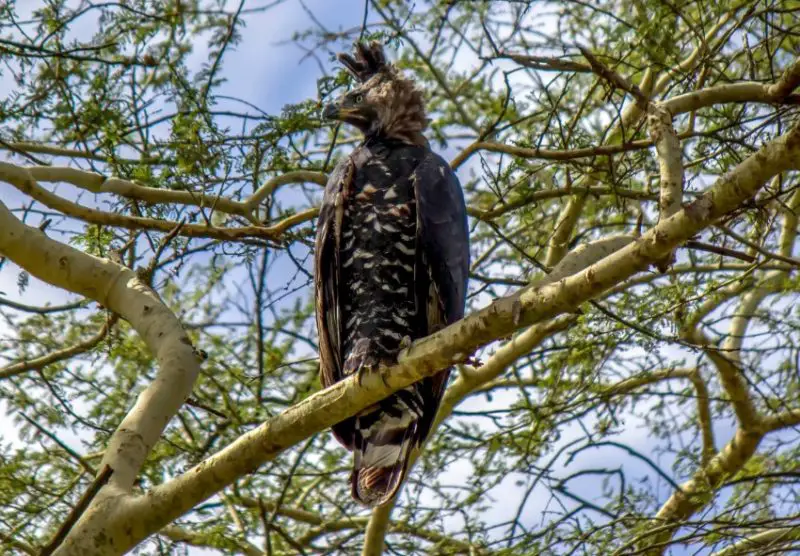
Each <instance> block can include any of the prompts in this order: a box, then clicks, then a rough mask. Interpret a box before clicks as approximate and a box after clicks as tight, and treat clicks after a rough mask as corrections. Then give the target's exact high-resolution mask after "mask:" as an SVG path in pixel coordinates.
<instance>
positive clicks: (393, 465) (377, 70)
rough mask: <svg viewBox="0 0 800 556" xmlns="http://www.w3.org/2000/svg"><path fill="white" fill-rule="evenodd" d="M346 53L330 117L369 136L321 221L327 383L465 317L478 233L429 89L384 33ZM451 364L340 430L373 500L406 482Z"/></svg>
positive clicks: (355, 481)
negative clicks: (431, 133)
mask: <svg viewBox="0 0 800 556" xmlns="http://www.w3.org/2000/svg"><path fill="white" fill-rule="evenodd" d="M338 58H339V61H340V62H341V63H342V64H343V65H344V67H345V68H346V69H347V70H348V71H349V72H350V73H351V74H352V75H353V77H354V78H355V79H356V81H357V86H356V87H355V88H354V89H353V90H351V91H350V92H348V93H346V94H344V95H343V96H342V97H341V98H339V99H338V100H337V101H336V102H334V103H333V104H329V105H328V106H326V107H325V109H324V111H323V117H325V118H326V119H331V120H338V121H341V122H344V123H346V124H350V125H353V126H355V127H356V128H358V129H359V130H360V131H361V132H362V133H363V134H364V140H363V141H362V143H361V144H360V145H359V146H358V147H356V149H355V150H354V151H353V152H352V153H351V154H350V155H349V156H347V157H346V158H345V159H344V160H342V161H341V162H340V163H339V164H338V165H337V166H336V168H335V169H334V171H333V173H332V174H331V177H330V179H329V180H328V184H327V186H326V187H325V195H324V198H323V202H322V208H321V211H320V216H319V222H318V224H317V239H316V251H315V260H314V262H315V273H314V283H315V293H316V316H317V328H318V330H319V346H320V375H321V380H322V384H323V385H324V386H326V387H327V386H330V385H331V384H333V383H335V382H337V381H339V380H342V379H343V378H346V377H347V376H350V375H352V374H354V373H356V374H358V375H359V376H360V375H361V373H363V372H369V371H372V370H377V368H378V367H379V366H381V365H386V366H389V365H392V364H394V363H395V362H396V360H397V354H398V353H399V351H400V350H401V349H403V348H404V347H406V346H407V345H408V344H410V342H411V341H412V340H414V339H416V338H421V337H423V336H427V335H428V334H431V333H432V332H435V331H436V330H438V329H440V328H442V327H444V326H446V325H448V324H450V323H452V322H455V321H456V320H458V319H460V318H461V317H463V315H464V303H465V298H466V288H467V276H468V272H469V236H468V229H467V216H466V208H465V205H464V195H463V192H462V190H461V186H460V184H459V182H458V178H457V177H456V175H455V174H454V173H453V171H452V169H451V168H450V166H449V165H448V164H447V162H445V161H444V159H442V157H440V156H439V155H437V154H436V153H434V152H433V151H431V149H430V147H429V146H428V141H427V140H426V139H425V137H424V136H423V134H422V133H423V131H424V130H425V128H426V127H427V125H428V119H427V117H426V115H425V106H424V102H423V99H422V94H421V93H420V92H419V91H418V90H417V89H415V87H414V84H413V83H412V82H411V81H410V80H408V79H406V78H404V77H403V76H402V75H401V74H400V72H399V71H398V70H397V68H396V67H394V65H392V64H389V63H387V61H386V57H385V55H384V53H383V48H382V47H381V45H380V44H378V43H377V42H373V43H371V44H369V45H365V44H362V43H357V44H356V45H355V51H354V54H353V55H352V56H351V55H348V54H340V55H339V57H338ZM449 372H450V371H449V369H448V370H445V371H442V372H440V373H438V374H436V375H434V376H433V377H430V378H426V379H424V380H422V381H420V382H417V383H415V384H413V385H411V386H409V387H407V388H404V389H402V390H400V391H398V392H396V393H394V394H393V395H391V396H390V397H388V398H386V399H385V400H383V401H381V402H380V403H378V404H376V405H374V406H372V407H369V408H367V409H365V410H364V411H362V412H361V413H359V414H357V415H356V416H354V417H351V418H349V419H346V420H345V421H342V422H341V423H338V424H337V425H335V426H334V427H333V433H334V435H335V436H336V438H337V439H338V440H339V442H341V443H342V444H343V445H344V446H345V447H346V448H348V449H350V450H352V451H353V453H354V463H353V472H352V475H351V478H350V480H351V487H352V493H353V497H354V498H355V499H356V500H358V501H359V502H361V503H363V504H366V505H368V506H377V505H380V504H384V503H386V502H388V501H389V500H390V499H391V498H392V497H393V496H394V495H395V494H396V493H397V490H398V489H399V487H400V485H401V483H402V481H403V478H404V475H405V473H406V470H407V467H408V459H409V456H410V453H411V450H412V448H413V447H414V446H418V445H421V444H422V442H424V440H425V438H426V437H427V435H428V433H429V432H430V428H431V425H432V423H433V419H434V417H435V415H436V410H437V408H438V406H439V402H440V400H441V397H442V393H443V391H444V388H445V385H446V382H447V378H448V376H449Z"/></svg>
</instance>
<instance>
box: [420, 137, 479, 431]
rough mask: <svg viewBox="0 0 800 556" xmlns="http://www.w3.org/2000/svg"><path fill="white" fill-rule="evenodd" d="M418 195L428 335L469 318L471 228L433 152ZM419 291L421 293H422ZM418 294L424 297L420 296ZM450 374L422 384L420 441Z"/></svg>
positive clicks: (460, 197) (456, 189) (448, 173)
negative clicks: (425, 277) (468, 293)
mask: <svg viewBox="0 0 800 556" xmlns="http://www.w3.org/2000/svg"><path fill="white" fill-rule="evenodd" d="M414 186H415V189H416V197H417V218H418V226H417V245H418V250H419V251H420V253H419V258H420V259H421V263H422V266H423V271H426V273H427V275H428V276H427V278H428V280H425V282H426V283H428V284H429V287H427V288H425V290H427V291H423V292H422V293H423V295H424V294H427V299H421V300H419V301H420V302H421V303H419V306H423V307H426V315H427V323H428V333H433V332H436V331H437V330H438V329H439V328H442V327H444V326H446V325H448V324H452V323H454V322H456V321H457V320H459V319H461V318H462V317H463V316H464V305H465V303H466V295H467V281H468V279H469V228H468V224H467V208H466V204H465V202H464V192H463V191H462V189H461V184H460V183H459V181H458V177H457V176H456V175H455V173H454V172H453V170H452V169H451V168H450V165H449V164H447V162H445V160H444V159H443V158H442V157H440V156H439V155H437V154H436V153H433V152H430V151H429V152H428V154H427V155H426V157H425V158H424V159H423V161H422V162H421V163H420V164H419V166H417V168H416V170H415V171H414ZM418 291H419V290H418ZM418 295H419V294H418ZM449 375H450V370H449V369H446V370H444V371H442V372H440V373H437V374H436V375H434V376H433V377H431V378H430V379H429V380H425V381H423V382H422V383H420V388H421V394H422V396H423V400H424V402H423V403H424V406H425V409H424V414H423V418H422V419H421V422H420V438H422V439H425V438H426V437H427V435H428V432H429V430H430V427H431V424H432V423H433V419H434V417H435V416H436V410H437V409H438V407H439V401H440V400H441V397H442V394H443V392H444V387H445V385H446V383H447V377H448V376H449Z"/></svg>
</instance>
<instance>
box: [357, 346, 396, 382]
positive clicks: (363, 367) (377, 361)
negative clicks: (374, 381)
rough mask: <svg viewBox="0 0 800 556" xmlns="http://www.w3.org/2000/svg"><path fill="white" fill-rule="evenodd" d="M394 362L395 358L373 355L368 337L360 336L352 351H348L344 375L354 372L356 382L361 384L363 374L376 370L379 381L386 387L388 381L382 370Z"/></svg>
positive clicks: (373, 350)
mask: <svg viewBox="0 0 800 556" xmlns="http://www.w3.org/2000/svg"><path fill="white" fill-rule="evenodd" d="M396 362H397V361H396V360H391V359H385V358H380V357H377V356H376V355H375V349H374V347H373V346H371V343H370V341H369V339H368V338H361V339H359V340H358V341H357V342H356V343H355V345H354V346H353V351H351V352H350V355H349V356H348V358H347V361H345V364H344V373H345V374H346V375H351V374H353V373H355V375H356V383H357V384H358V385H359V386H361V383H362V382H363V379H364V375H365V374H367V373H371V372H378V373H379V374H380V377H381V381H383V384H384V385H385V386H387V387H388V386H389V383H388V382H386V375H385V373H384V371H385V370H386V369H387V368H388V367H391V366H392V365H394V364H395V363H396Z"/></svg>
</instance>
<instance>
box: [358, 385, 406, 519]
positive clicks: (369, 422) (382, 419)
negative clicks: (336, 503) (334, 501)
mask: <svg viewBox="0 0 800 556" xmlns="http://www.w3.org/2000/svg"><path fill="white" fill-rule="evenodd" d="M413 398H416V392H415V391H414V387H413V386H411V387H409V388H408V389H405V390H401V391H400V392H398V393H396V394H394V395H392V396H390V397H389V398H387V399H386V400H384V401H382V402H381V403H379V404H378V405H377V406H373V407H372V408H370V409H368V410H367V411H366V412H363V413H362V414H361V415H359V416H358V417H357V418H356V426H355V429H356V431H355V446H354V461H353V473H352V474H351V475H350V483H351V488H352V494H353V498H355V499H356V500H357V501H359V502H361V503H362V504H364V505H366V506H370V507H373V506H380V505H382V504H385V503H386V502H388V501H389V500H391V499H392V498H393V497H394V496H395V494H397V491H398V489H399V488H400V485H401V484H402V482H403V478H404V477H405V474H406V470H407V469H408V462H409V456H410V455H411V449H412V448H413V447H414V446H415V445H416V444H418V443H419V441H420V432H421V431H420V427H419V416H418V415H417V411H418V406H417V404H416V403H414V402H412V401H411V400H412V399H413ZM408 402H411V403H408Z"/></svg>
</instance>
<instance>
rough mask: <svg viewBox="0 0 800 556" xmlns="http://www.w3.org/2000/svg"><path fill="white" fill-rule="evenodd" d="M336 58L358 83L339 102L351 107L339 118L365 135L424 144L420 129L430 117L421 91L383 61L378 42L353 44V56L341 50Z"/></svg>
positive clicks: (341, 113)
mask: <svg viewBox="0 0 800 556" xmlns="http://www.w3.org/2000/svg"><path fill="white" fill-rule="evenodd" d="M338 59H339V61H340V62H341V63H342V65H344V67H345V68H346V69H347V71H349V72H350V73H351V74H352V75H353V77H355V79H356V80H357V81H358V83H359V85H358V86H357V87H356V88H355V89H353V90H352V91H350V92H349V93H347V94H346V95H344V96H343V97H342V98H341V99H340V100H339V101H338V105H339V106H340V107H341V108H349V109H351V110H350V111H349V112H347V113H346V114H344V113H343V112H340V113H339V114H340V116H339V119H341V120H342V121H345V122H348V123H350V124H353V125H355V126H356V127H358V128H359V129H361V131H363V132H364V134H365V135H367V136H377V135H382V136H384V137H388V138H393V139H398V140H400V141H403V142H405V143H409V144H412V145H427V140H426V139H425V137H423V135H422V132H423V131H424V130H425V128H427V127H428V124H429V123H430V120H428V118H427V116H426V114H425V101H424V99H423V96H422V93H421V92H420V91H419V90H417V88H416V87H415V86H414V83H413V82H412V81H411V80H410V79H406V78H405V77H403V75H402V74H401V73H400V71H399V70H398V69H397V68H396V67H395V66H394V65H393V64H390V63H388V62H387V61H386V55H385V54H384V53H383V47H382V46H381V45H380V43H378V42H377V41H373V42H371V43H369V44H368V45H365V44H364V43H360V42H359V43H356V44H355V46H354V49H353V54H352V55H350V54H344V53H342V54H339V55H338ZM357 99H360V102H356V100H357Z"/></svg>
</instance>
